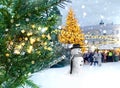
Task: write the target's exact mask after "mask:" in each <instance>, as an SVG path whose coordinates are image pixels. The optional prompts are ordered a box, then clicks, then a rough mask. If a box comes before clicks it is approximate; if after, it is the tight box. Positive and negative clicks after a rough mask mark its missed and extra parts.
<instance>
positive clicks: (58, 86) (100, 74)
mask: <svg viewBox="0 0 120 88" xmlns="http://www.w3.org/2000/svg"><path fill="white" fill-rule="evenodd" d="M69 69H70V68H69V66H66V67H63V68H51V69H46V70H43V71H41V72H38V73H35V74H33V76H32V77H31V78H30V79H32V80H33V81H34V82H35V83H36V84H37V85H39V86H40V88H120V62H113V63H103V64H102V66H101V67H99V66H89V65H84V66H83V68H82V69H81V71H80V73H79V74H77V73H76V74H73V75H70V74H69Z"/></svg>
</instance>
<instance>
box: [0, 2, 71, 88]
mask: <svg viewBox="0 0 120 88" xmlns="http://www.w3.org/2000/svg"><path fill="white" fill-rule="evenodd" d="M65 1H66V2H69V0H54V1H53V0H0V88H17V87H20V86H24V85H25V84H26V85H30V86H32V88H37V86H36V85H35V84H33V83H32V82H31V81H30V80H29V79H28V78H29V77H30V75H31V74H32V73H35V72H37V71H40V70H42V69H44V68H46V67H48V66H49V65H50V64H49V63H50V62H52V61H54V60H55V59H56V58H58V57H60V56H61V55H62V53H60V50H59V48H60V46H59V45H58V41H56V40H57V39H56V38H57V37H56V36H57V33H58V31H57V30H56V28H57V26H58V25H57V24H58V22H59V19H60V16H61V15H60V11H59V9H58V7H57V6H58V5H59V6H61V7H63V4H64V3H65ZM62 3H63V4H62ZM58 46H59V47H58ZM58 50H59V51H58Z"/></svg>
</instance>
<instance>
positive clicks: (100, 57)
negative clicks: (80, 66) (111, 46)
mask: <svg viewBox="0 0 120 88" xmlns="http://www.w3.org/2000/svg"><path fill="white" fill-rule="evenodd" d="M83 58H84V63H85V64H90V65H91V66H92V65H94V66H95V65H98V66H101V65H102V63H106V62H118V61H119V60H120V53H119V52H118V51H115V50H103V51H100V50H98V49H96V50H95V51H94V52H93V51H88V52H86V53H84V54H83Z"/></svg>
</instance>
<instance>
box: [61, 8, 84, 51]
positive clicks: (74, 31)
mask: <svg viewBox="0 0 120 88" xmlns="http://www.w3.org/2000/svg"><path fill="white" fill-rule="evenodd" d="M59 41H60V42H61V43H65V44H80V46H81V47H82V51H84V50H85V48H84V46H85V43H84V34H83V33H82V30H81V29H80V26H79V24H78V22H77V20H76V18H75V15H74V12H73V10H72V8H70V10H69V12H68V16H67V20H66V25H65V26H64V27H63V28H62V30H61V32H60V34H59Z"/></svg>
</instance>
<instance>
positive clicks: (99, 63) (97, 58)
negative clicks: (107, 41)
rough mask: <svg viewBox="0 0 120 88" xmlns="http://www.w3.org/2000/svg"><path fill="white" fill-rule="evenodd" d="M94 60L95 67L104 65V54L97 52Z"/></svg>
mask: <svg viewBox="0 0 120 88" xmlns="http://www.w3.org/2000/svg"><path fill="white" fill-rule="evenodd" d="M93 58H94V60H95V62H94V65H95V64H96V63H97V64H98V65H99V66H101V64H102V54H101V52H99V50H98V49H97V50H95V53H94V55H93Z"/></svg>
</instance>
